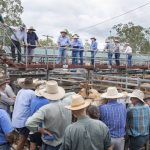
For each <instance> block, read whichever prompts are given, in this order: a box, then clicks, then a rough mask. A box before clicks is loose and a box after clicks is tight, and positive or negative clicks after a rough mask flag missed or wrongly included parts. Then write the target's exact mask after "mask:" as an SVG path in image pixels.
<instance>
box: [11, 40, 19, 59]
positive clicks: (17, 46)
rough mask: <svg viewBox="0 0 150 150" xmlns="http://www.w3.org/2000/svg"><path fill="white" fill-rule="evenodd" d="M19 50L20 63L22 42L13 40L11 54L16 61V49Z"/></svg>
mask: <svg viewBox="0 0 150 150" xmlns="http://www.w3.org/2000/svg"><path fill="white" fill-rule="evenodd" d="M16 48H17V54H18V62H20V61H21V45H20V42H18V41H15V40H12V44H11V53H12V57H13V58H14V59H16V55H15V49H16Z"/></svg>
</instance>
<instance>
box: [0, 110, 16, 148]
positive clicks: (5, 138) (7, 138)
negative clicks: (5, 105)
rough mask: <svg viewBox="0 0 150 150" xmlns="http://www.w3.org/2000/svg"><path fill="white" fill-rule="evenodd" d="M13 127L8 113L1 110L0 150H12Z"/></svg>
mask: <svg viewBox="0 0 150 150" xmlns="http://www.w3.org/2000/svg"><path fill="white" fill-rule="evenodd" d="M12 132H13V127H12V124H11V120H10V117H9V116H8V114H7V112H6V111H5V110H3V109H0V150H10V144H12V143H13V140H14V136H13V133H12Z"/></svg>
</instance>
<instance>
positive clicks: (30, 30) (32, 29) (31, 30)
mask: <svg viewBox="0 0 150 150" xmlns="http://www.w3.org/2000/svg"><path fill="white" fill-rule="evenodd" d="M34 31H36V30H35V29H34V28H33V27H32V26H31V27H30V28H29V29H28V32H34Z"/></svg>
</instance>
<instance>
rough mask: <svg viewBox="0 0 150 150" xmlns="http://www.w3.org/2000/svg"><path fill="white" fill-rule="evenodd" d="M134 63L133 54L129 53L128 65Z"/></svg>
mask: <svg viewBox="0 0 150 150" xmlns="http://www.w3.org/2000/svg"><path fill="white" fill-rule="evenodd" d="M131 65H132V54H128V66H131Z"/></svg>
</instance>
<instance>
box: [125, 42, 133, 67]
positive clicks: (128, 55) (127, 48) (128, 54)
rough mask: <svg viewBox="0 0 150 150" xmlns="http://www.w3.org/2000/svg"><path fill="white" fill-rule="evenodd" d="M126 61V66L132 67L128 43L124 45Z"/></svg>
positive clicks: (130, 50) (130, 49)
mask: <svg viewBox="0 0 150 150" xmlns="http://www.w3.org/2000/svg"><path fill="white" fill-rule="evenodd" d="M125 53H126V56H127V60H128V66H129V67H131V65H132V48H131V47H130V44H129V43H126V50H125Z"/></svg>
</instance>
